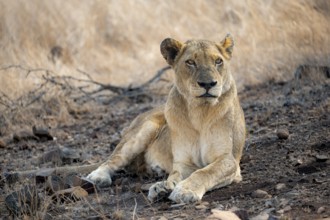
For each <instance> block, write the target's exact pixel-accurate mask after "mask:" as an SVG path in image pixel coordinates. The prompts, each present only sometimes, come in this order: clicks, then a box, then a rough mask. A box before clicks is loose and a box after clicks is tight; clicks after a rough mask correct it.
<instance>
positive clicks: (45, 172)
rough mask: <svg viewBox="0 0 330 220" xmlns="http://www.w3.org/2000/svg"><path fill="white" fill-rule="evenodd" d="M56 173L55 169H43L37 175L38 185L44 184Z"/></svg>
mask: <svg viewBox="0 0 330 220" xmlns="http://www.w3.org/2000/svg"><path fill="white" fill-rule="evenodd" d="M53 173H54V169H52V168H45V169H41V170H39V171H38V172H37V173H36V183H37V184H39V183H44V182H45V181H46V180H47V179H48V177H49V176H51V175H52V174H53Z"/></svg>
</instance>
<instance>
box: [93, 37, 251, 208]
mask: <svg viewBox="0 0 330 220" xmlns="http://www.w3.org/2000/svg"><path fill="white" fill-rule="evenodd" d="M233 46H234V42H233V39H232V37H231V36H230V35H227V36H226V38H225V39H224V40H223V41H222V42H220V43H214V42H211V41H206V40H191V41H188V42H186V43H181V42H179V41H176V40H174V39H170V38H168V39H165V40H164V41H163V42H162V44H161V53H162V55H163V56H164V58H165V59H166V61H167V62H168V64H170V65H171V66H172V67H173V69H174V71H175V83H174V86H173V88H172V90H171V91H170V94H169V96H168V99H167V102H166V104H165V106H162V107H159V108H156V109H154V110H151V111H149V112H146V113H144V114H142V115H140V116H138V117H137V118H136V119H135V120H134V121H133V122H132V124H131V126H130V127H129V128H128V129H127V132H126V133H125V135H124V137H123V139H122V140H121V142H120V143H119V144H118V146H117V147H116V149H115V151H114V152H113V154H112V155H111V156H110V158H109V159H108V160H107V161H106V162H105V163H103V164H102V165H101V166H100V167H99V168H98V169H96V170H95V171H93V172H92V173H91V174H89V176H88V178H89V179H91V180H92V181H95V182H96V183H98V184H100V185H109V184H111V175H112V174H113V173H114V172H115V171H116V170H118V169H120V168H123V167H125V166H127V165H129V164H130V163H131V162H132V161H134V159H135V158H137V157H138V155H143V158H144V162H145V165H146V168H147V171H149V172H157V173H159V174H160V173H161V172H162V171H165V172H166V173H168V174H169V176H168V178H167V180H166V181H161V182H157V183H155V184H154V185H153V186H152V187H151V188H150V190H149V195H148V198H149V199H150V200H151V201H153V200H155V199H156V198H157V196H158V195H159V193H161V192H169V191H172V192H171V194H170V197H169V198H170V199H171V200H173V201H175V202H185V203H188V202H195V201H198V200H201V198H202V196H203V195H204V194H205V192H207V191H209V190H212V189H215V188H219V187H222V186H225V185H228V184H230V183H232V182H233V181H240V180H241V174H240V167H239V162H240V159H241V156H242V150H243V145H244V141H245V122H244V115H243V111H242V108H241V107H240V104H239V100H238V97H237V91H236V86H235V82H234V79H233V77H232V75H231V73H230V69H229V60H230V59H231V56H232V51H233Z"/></svg>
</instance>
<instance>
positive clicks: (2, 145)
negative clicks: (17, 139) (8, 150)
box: [0, 140, 6, 148]
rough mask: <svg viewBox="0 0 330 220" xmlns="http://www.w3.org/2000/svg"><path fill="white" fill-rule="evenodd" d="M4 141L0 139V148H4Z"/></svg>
mask: <svg viewBox="0 0 330 220" xmlns="http://www.w3.org/2000/svg"><path fill="white" fill-rule="evenodd" d="M5 147H6V143H5V142H4V141H3V140H0V148H5Z"/></svg>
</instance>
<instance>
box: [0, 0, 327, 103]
mask: <svg viewBox="0 0 330 220" xmlns="http://www.w3.org/2000/svg"><path fill="white" fill-rule="evenodd" d="M329 10H330V2H329V1H327V0H314V1H311V0H295V1H289V2H288V1H275V0H268V1H264V0H256V1H255V0H247V1H239V0H236V1H230V0H222V1H212V0H208V1H204V0H196V1H193V2H192V1H189V0H182V1H160V0H159V1H150V0H147V1H144V0H141V1H133V0H131V1H129V0H127V1H111V0H109V1H102V0H99V1H80V0H72V1H69V2H68V1H61V0H60V1H42V0H34V1H33V2H31V1H23V0H16V1H6V0H1V1H0V47H1V50H0V67H5V66H7V65H12V64H20V65H23V66H26V67H29V68H46V69H50V70H53V71H54V72H56V74H59V75H77V74H78V73H77V71H76V69H77V68H79V69H82V70H85V71H87V72H89V73H92V76H93V77H94V79H96V80H99V81H102V82H108V83H112V84H115V85H128V84H138V83H140V82H141V81H144V80H145V79H146V78H148V77H151V76H152V75H153V74H154V73H155V72H156V70H157V69H159V68H161V67H162V66H164V65H165V62H164V61H163V59H162V57H161V55H160V53H159V43H160V42H161V40H162V39H164V38H165V37H168V36H171V37H173V38H177V39H179V40H182V41H185V40H187V39H190V38H208V39H211V40H220V39H221V38H222V37H223V36H224V35H225V34H226V33H227V32H231V33H232V35H234V36H235V38H236V50H235V56H234V60H233V71H234V73H235V76H236V78H237V81H238V83H239V85H240V86H242V85H244V84H250V83H257V82H261V81H263V80H265V79H269V78H277V79H281V78H284V79H287V78H289V77H290V76H291V73H292V70H293V69H294V68H295V67H296V66H297V65H298V64H301V63H314V64H329V60H330V37H329V33H330V15H329V13H328V12H329ZM40 74H41V73H34V74H33V75H30V76H29V77H26V76H25V73H24V72H22V71H19V70H15V69H13V70H7V71H1V72H0V79H1V80H0V89H1V91H2V92H5V93H6V94H9V96H11V97H15V96H16V97H17V96H19V95H21V94H22V93H24V92H26V90H27V89H32V88H34V87H35V84H37V83H39V82H40Z"/></svg>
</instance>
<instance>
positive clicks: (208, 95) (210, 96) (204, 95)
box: [198, 92, 217, 98]
mask: <svg viewBox="0 0 330 220" xmlns="http://www.w3.org/2000/svg"><path fill="white" fill-rule="evenodd" d="M198 98H217V96H215V95H211V94H210V93H208V92H206V93H204V94H203V95H200V96H198Z"/></svg>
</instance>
